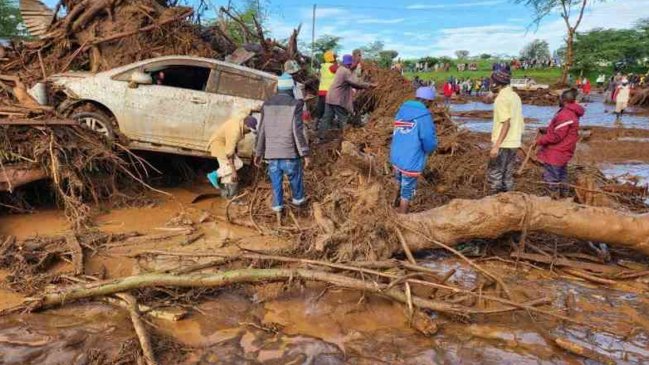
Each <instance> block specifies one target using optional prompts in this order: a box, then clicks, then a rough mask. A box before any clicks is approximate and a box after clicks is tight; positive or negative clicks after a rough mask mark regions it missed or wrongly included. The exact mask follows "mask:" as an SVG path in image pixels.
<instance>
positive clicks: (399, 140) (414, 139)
mask: <svg viewBox="0 0 649 365" xmlns="http://www.w3.org/2000/svg"><path fill="white" fill-rule="evenodd" d="M433 100H435V90H434V89H432V88H430V87H426V86H424V87H420V88H419V89H417V92H416V99H415V100H408V101H406V102H404V103H403V104H402V105H401V107H400V108H399V112H398V113H397V115H396V117H395V121H394V132H393V135H392V144H391V146H390V162H391V163H392V166H393V167H394V173H395V178H396V180H397V183H398V184H399V192H398V198H397V200H395V206H396V207H397V211H398V212H399V213H400V214H407V213H408V211H409V209H410V202H411V201H412V198H413V197H414V195H415V189H416V188H417V179H418V178H419V176H420V175H421V173H422V171H424V168H425V167H426V160H427V159H428V155H430V154H431V153H433V152H434V151H435V149H436V148H437V133H436V131H435V122H434V121H433V116H432V114H431V112H430V110H429V109H428V107H430V104H431V102H432V101H433Z"/></svg>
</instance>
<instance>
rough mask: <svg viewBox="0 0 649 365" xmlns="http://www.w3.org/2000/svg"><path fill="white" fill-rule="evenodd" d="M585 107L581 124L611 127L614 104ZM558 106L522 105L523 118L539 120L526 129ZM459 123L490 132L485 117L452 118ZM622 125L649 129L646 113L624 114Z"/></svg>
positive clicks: (476, 106) (478, 106) (460, 107)
mask: <svg viewBox="0 0 649 365" xmlns="http://www.w3.org/2000/svg"><path fill="white" fill-rule="evenodd" d="M582 105H583V106H584V107H585V108H586V114H585V115H584V116H583V118H582V119H581V125H582V126H600V127H613V126H614V125H613V123H614V121H615V116H614V115H613V110H614V109H615V106H613V105H606V104H604V103H602V102H592V103H585V104H582ZM492 109H493V105H491V104H485V103H481V102H471V103H467V104H453V105H451V110H452V111H454V112H463V111H471V110H492ZM557 110H558V107H554V106H536V105H527V104H524V105H523V115H524V116H525V118H534V119H537V120H539V122H538V123H527V124H526V125H525V126H526V129H528V130H532V129H536V128H539V127H543V126H546V125H547V124H548V123H549V122H550V120H551V119H552V117H554V114H555V113H556V112H557ZM454 119H456V120H457V121H458V122H459V123H462V124H463V125H464V127H466V128H467V129H469V130H471V131H474V132H479V133H489V132H491V125H490V121H489V120H485V119H470V118H454ZM623 125H624V127H626V128H640V129H649V116H648V115H625V116H624V117H623Z"/></svg>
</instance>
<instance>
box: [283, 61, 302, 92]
mask: <svg viewBox="0 0 649 365" xmlns="http://www.w3.org/2000/svg"><path fill="white" fill-rule="evenodd" d="M300 71H302V67H300V65H299V64H298V63H297V61H295V60H288V61H286V62H285V63H284V72H286V73H287V74H289V75H291V77H292V78H293V80H295V76H296V75H297V74H298V73H299V72H300ZM293 96H294V97H295V98H296V99H297V100H304V84H302V83H299V82H297V81H296V82H295V83H294V86H293Z"/></svg>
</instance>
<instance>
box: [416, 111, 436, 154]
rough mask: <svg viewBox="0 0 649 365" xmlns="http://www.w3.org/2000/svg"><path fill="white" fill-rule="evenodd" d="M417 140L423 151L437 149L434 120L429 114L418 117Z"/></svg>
mask: <svg viewBox="0 0 649 365" xmlns="http://www.w3.org/2000/svg"><path fill="white" fill-rule="evenodd" d="M418 119H419V120H418V121H417V123H418V124H419V140H420V141H421V146H422V148H423V150H424V153H426V154H427V155H428V154H431V153H433V152H435V150H436V149H437V131H436V130H435V121H434V120H433V117H432V116H431V115H430V114H427V115H426V116H424V117H422V118H418Z"/></svg>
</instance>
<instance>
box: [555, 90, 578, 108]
mask: <svg viewBox="0 0 649 365" xmlns="http://www.w3.org/2000/svg"><path fill="white" fill-rule="evenodd" d="M578 96H579V91H577V89H575V88H574V87H573V88H570V89H568V90H566V91H564V92H563V93H561V98H559V105H561V106H564V105H566V104H572V103H576V102H577V97H578Z"/></svg>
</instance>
